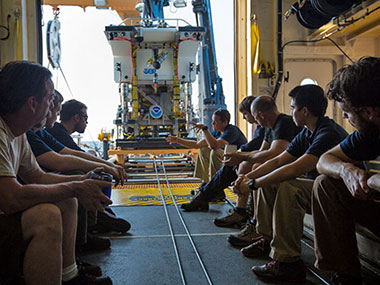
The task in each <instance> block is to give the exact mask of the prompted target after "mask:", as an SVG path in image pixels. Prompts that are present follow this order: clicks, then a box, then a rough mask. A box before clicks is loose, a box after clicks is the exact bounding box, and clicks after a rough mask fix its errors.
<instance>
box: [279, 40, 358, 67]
mask: <svg viewBox="0 0 380 285" xmlns="http://www.w3.org/2000/svg"><path fill="white" fill-rule="evenodd" d="M323 40H329V41H330V42H332V43H333V44H334V45H335V46H336V47H337V48H338V49H339V50H340V52H341V53H342V54H343V55H344V56H345V57H347V58H348V59H349V60H350V61H351V62H352V63H353V62H354V61H353V60H352V59H351V57H349V56H348V54H347V53H346V52H345V51H344V50H343V49H342V48H341V47H340V46H339V45H338V44H337V43H336V42H335V41H334V40H333V39H330V38H329V37H323V38H320V39H316V40H294V41H288V42H286V43H285V44H284V45H283V46H282V47H281V50H284V48H285V47H286V46H287V45H290V44H293V43H316V42H320V41H323Z"/></svg>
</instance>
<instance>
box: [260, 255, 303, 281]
mask: <svg viewBox="0 0 380 285" xmlns="http://www.w3.org/2000/svg"><path fill="white" fill-rule="evenodd" d="M252 271H253V273H255V274H256V275H257V276H258V277H261V278H263V279H265V280H268V281H281V282H282V281H285V282H303V281H305V279H306V266H305V264H304V263H303V261H302V260H301V259H300V260H297V261H295V262H289V263H288V262H280V261H277V260H273V261H271V262H269V263H267V264H264V265H260V266H253V267H252Z"/></svg>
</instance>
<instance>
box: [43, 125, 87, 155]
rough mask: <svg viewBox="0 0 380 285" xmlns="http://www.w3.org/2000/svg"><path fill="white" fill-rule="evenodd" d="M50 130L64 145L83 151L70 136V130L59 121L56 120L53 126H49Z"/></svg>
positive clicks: (48, 129)
mask: <svg viewBox="0 0 380 285" xmlns="http://www.w3.org/2000/svg"><path fill="white" fill-rule="evenodd" d="M46 131H48V132H49V133H50V134H51V135H52V136H53V137H55V138H56V139H57V140H58V141H59V142H60V143H62V144H63V145H64V146H66V147H68V148H70V149H73V150H79V151H83V150H82V149H81V148H80V147H79V146H78V145H77V144H76V143H75V141H74V140H73V138H72V137H71V136H70V134H69V132H68V131H67V130H66V129H65V127H64V126H63V125H62V124H61V123H58V122H55V124H54V126H53V127H52V128H47V129H46Z"/></svg>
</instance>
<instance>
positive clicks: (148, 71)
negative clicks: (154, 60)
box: [143, 68, 156, 74]
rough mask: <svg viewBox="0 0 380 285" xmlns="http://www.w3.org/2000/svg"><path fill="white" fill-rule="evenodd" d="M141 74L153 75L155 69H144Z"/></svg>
mask: <svg viewBox="0 0 380 285" xmlns="http://www.w3.org/2000/svg"><path fill="white" fill-rule="evenodd" d="M143 72H144V74H155V73H156V69H155V68H144V70H143Z"/></svg>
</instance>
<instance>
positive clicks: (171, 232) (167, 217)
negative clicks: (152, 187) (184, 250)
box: [153, 158, 186, 285]
mask: <svg viewBox="0 0 380 285" xmlns="http://www.w3.org/2000/svg"><path fill="white" fill-rule="evenodd" d="M153 164H154V170H155V172H156V177H157V183H158V189H159V190H160V195H161V200H162V205H163V206H164V211H165V215H166V220H167V222H168V226H169V231H170V236H171V239H172V242H173V247H174V252H175V256H176V259H177V264H178V269H179V272H180V274H181V279H182V284H184V285H185V284H186V280H185V276H184V273H183V269H182V264H181V260H180V258H179V254H178V248H177V243H176V241H175V237H174V233H173V228H172V224H171V221H170V218H169V214H168V210H167V207H166V202H165V198H164V195H163V193H162V188H161V183H160V178H159V176H158V168H157V162H156V159H155V158H154V159H153ZM167 183H169V181H167ZM168 185H169V184H168Z"/></svg>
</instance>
